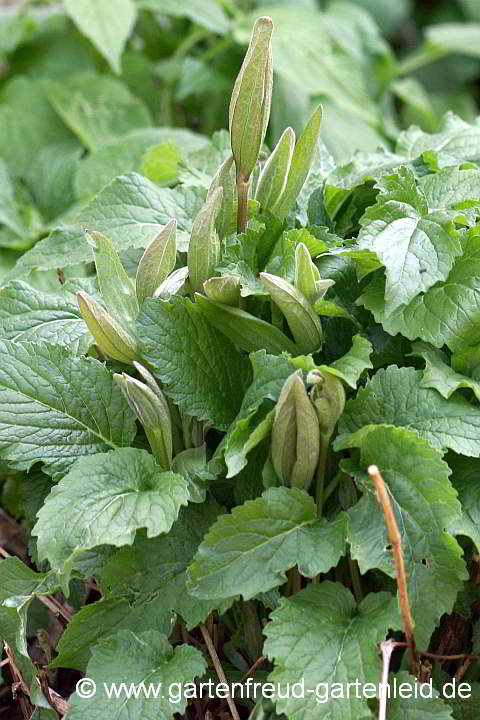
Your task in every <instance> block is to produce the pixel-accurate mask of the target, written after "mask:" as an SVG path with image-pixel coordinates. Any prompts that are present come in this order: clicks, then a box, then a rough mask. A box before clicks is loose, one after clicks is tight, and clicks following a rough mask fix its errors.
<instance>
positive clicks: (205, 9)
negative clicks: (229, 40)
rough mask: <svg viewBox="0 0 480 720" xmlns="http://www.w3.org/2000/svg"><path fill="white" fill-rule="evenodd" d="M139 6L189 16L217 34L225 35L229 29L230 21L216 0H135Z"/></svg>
mask: <svg viewBox="0 0 480 720" xmlns="http://www.w3.org/2000/svg"><path fill="white" fill-rule="evenodd" d="M137 2H138V5H139V7H141V8H146V9H148V10H153V11H154V12H159V13H164V14H165V15H173V17H186V18H189V19H190V20H191V21H192V22H193V23H195V24H196V25H201V26H202V27H204V28H207V29H208V30H211V31H212V32H213V33H217V34H218V35H226V34H227V33H228V31H229V29H230V22H229V20H228V18H227V16H226V15H225V13H224V11H223V9H222V6H221V4H219V3H218V2H217V1H216V0H202V2H201V3H199V2H198V1H197V0H183V1H182V3H178V2H176V0H137Z"/></svg>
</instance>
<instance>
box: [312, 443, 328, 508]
mask: <svg viewBox="0 0 480 720" xmlns="http://www.w3.org/2000/svg"><path fill="white" fill-rule="evenodd" d="M331 437H332V435H331V434H330V435H323V434H321V435H320V458H319V460H318V465H317V472H316V475H315V482H316V491H315V500H316V502H317V512H318V516H319V517H320V515H321V514H322V512H323V503H324V499H325V498H324V491H325V480H326V475H327V460H328V448H329V446H330V438H331Z"/></svg>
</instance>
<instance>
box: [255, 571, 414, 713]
mask: <svg viewBox="0 0 480 720" xmlns="http://www.w3.org/2000/svg"><path fill="white" fill-rule="evenodd" d="M271 618H272V620H271V622H270V623H268V625H267V626H266V628H265V630H264V633H265V635H266V636H267V641H266V643H265V648H264V653H265V654H266V655H267V657H268V658H270V659H271V660H274V661H275V668H274V670H273V672H271V673H270V675H269V680H270V681H271V682H272V683H275V687H277V683H278V685H279V686H278V690H277V692H276V697H275V699H276V707H277V712H278V713H285V714H286V715H287V716H288V717H290V718H298V720H307V718H308V720H321V719H322V720H326V718H328V720H347V718H348V720H357V718H358V719H359V718H364V717H370V716H371V714H370V710H369V707H368V703H367V701H366V699H365V697H364V696H363V695H362V694H361V693H358V694H357V695H356V694H355V693H350V697H349V698H348V697H347V696H346V692H345V687H346V683H348V682H353V683H354V682H356V681H359V682H360V683H361V684H362V685H364V684H365V683H367V682H371V683H375V684H378V682H379V680H380V675H381V663H380V660H379V658H378V655H377V647H376V645H377V643H378V642H380V641H382V640H384V639H385V637H386V634H387V632H388V630H389V629H390V628H397V627H400V624H401V621H400V618H399V617H398V613H397V612H396V609H395V608H394V604H393V601H392V596H391V595H390V594H389V593H385V592H380V593H371V594H370V595H367V597H366V598H365V599H364V600H362V602H361V603H360V604H359V605H358V607H357V605H356V603H355V599H354V597H353V595H352V594H351V592H350V591H349V590H347V588H345V587H344V586H343V585H341V584H340V583H332V582H328V581H324V582H322V583H321V584H320V585H313V584H312V585H309V586H308V587H307V588H306V589H305V590H302V591H301V592H299V593H297V594H296V595H294V596H293V597H290V598H288V599H286V598H282V599H281V601H280V607H279V608H278V609H276V610H274V611H273V613H272V614H271ZM300 681H303V682H304V683H305V692H303V690H302V692H301V693H293V692H287V690H286V688H287V684H288V686H289V687H293V683H297V682H300ZM334 688H336V690H337V694H336V695H335V696H334V697H331V695H332V694H333V691H334ZM340 688H341V692H340V693H338V690H339V689H340ZM277 693H278V694H277ZM295 695H297V697H295Z"/></svg>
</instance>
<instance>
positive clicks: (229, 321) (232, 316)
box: [195, 294, 298, 355]
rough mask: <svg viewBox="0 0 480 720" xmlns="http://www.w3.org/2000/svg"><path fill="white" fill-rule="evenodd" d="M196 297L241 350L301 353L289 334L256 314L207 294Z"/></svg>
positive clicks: (277, 353) (197, 301) (198, 303)
mask: <svg viewBox="0 0 480 720" xmlns="http://www.w3.org/2000/svg"><path fill="white" fill-rule="evenodd" d="M195 301H196V303H197V305H198V306H199V307H200V309H201V311H202V313H203V314H204V315H205V317H207V318H208V320H209V321H210V323H211V324H212V325H213V326H214V327H216V328H217V330H220V332H223V333H224V335H226V336H227V337H228V338H229V339H230V340H231V341H232V342H233V343H235V345H238V347H239V348H241V349H242V350H246V351H247V352H255V351H256V350H263V349H264V350H266V351H267V353H269V354H270V355H280V354H281V353H282V352H288V353H290V354H291V355H298V348H297V347H296V346H295V344H294V343H293V342H292V341H291V340H290V338H288V337H287V336H286V335H284V334H283V333H282V331H281V330H278V328H276V327H273V325H270V323H267V322H265V321H264V320H260V319H259V318H257V317H255V315H250V313H248V312H245V311H244V310H239V309H238V308H233V307H230V306H229V305H224V304H223V303H218V302H214V301H213V300H210V299H209V298H206V297H205V296H204V295H199V294H196V295H195Z"/></svg>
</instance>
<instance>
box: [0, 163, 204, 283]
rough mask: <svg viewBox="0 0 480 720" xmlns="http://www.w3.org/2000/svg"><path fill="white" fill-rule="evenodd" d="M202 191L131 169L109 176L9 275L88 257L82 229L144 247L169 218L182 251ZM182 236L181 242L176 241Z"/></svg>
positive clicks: (124, 247)
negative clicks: (161, 183)
mask: <svg viewBox="0 0 480 720" xmlns="http://www.w3.org/2000/svg"><path fill="white" fill-rule="evenodd" d="M205 195H206V191H204V190H202V189H199V188H197V187H189V188H185V190H183V189H173V190H172V189H171V188H161V187H158V185H155V184H154V183H152V182H150V180H147V179H146V178H144V177H142V176H141V175H138V174H137V173H128V174H127V175H121V176H120V177H117V178H115V180H112V182H111V183H109V184H108V185H107V186H106V187H105V188H103V190H102V191H101V192H100V193H99V194H98V195H97V197H96V198H94V199H93V200H92V201H91V202H90V203H89V204H88V205H86V206H85V207H84V208H83V209H82V210H81V211H80V213H79V214H78V215H77V216H76V218H75V220H74V224H73V225H67V226H63V227H59V228H58V229H56V230H54V231H53V233H51V235H49V236H48V237H47V238H45V239H44V240H41V241H40V242H39V243H37V244H36V245H35V247H34V248H32V250H30V251H28V252H27V253H25V254H24V255H23V256H22V258H21V260H20V262H19V263H18V264H17V266H16V267H15V269H14V270H13V272H12V273H11V274H10V276H11V277H19V276H21V275H27V274H28V273H29V272H31V271H32V270H33V269H35V268H36V269H38V270H51V269H55V268H57V267H66V266H68V265H78V264H79V263H86V262H91V260H92V249H91V247H90V246H89V245H88V243H87V241H86V239H85V228H86V229H87V230H97V231H98V232H102V233H105V235H108V237H110V238H111V239H112V240H113V241H114V242H115V243H116V245H117V249H118V250H119V251H122V250H127V249H128V248H132V247H134V248H138V247H146V246H147V245H149V243H150V242H151V241H152V240H153V239H154V238H155V237H156V236H157V235H158V233H159V232H160V230H161V229H162V227H163V226H164V225H166V224H167V223H168V222H169V220H171V219H172V218H176V220H177V247H178V249H179V250H181V251H183V250H186V248H187V247H188V239H189V233H190V230H191V228H192V221H193V218H194V217H195V215H196V213H197V211H198V210H199V209H200V207H201V206H202V204H203V200H204V198H205ZM182 241H183V243H182Z"/></svg>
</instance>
